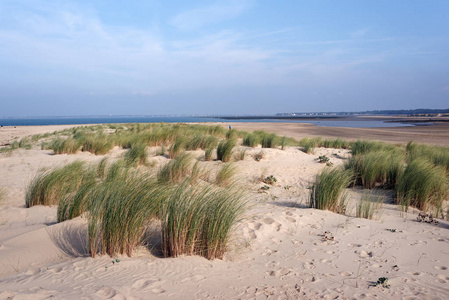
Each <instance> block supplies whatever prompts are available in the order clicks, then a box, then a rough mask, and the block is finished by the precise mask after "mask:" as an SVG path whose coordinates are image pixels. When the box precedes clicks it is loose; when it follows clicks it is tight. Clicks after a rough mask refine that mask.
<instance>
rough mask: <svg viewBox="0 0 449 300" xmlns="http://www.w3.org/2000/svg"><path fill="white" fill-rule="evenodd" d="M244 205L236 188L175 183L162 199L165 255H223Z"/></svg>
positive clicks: (208, 257)
mask: <svg viewBox="0 0 449 300" xmlns="http://www.w3.org/2000/svg"><path fill="white" fill-rule="evenodd" d="M180 199H182V201H180ZM245 209H246V203H245V201H244V200H243V195H242V193H241V192H239V191H237V190H235V189H221V188H217V187H212V186H210V185H196V186H190V185H187V184H182V185H180V186H178V187H177V188H176V189H175V190H174V191H173V192H172V193H171V194H170V195H169V196H168V197H167V199H166V200H165V201H164V204H163V206H162V210H161V214H160V215H161V221H162V245H163V247H162V251H163V254H164V256H165V257H177V256H180V255H200V256H203V257H205V258H207V259H216V258H218V259H221V258H223V255H224V253H225V252H226V250H227V245H228V242H229V238H230V234H231V230H232V228H233V227H234V226H235V224H236V223H237V222H238V221H239V220H240V219H241V217H242V216H243V214H244V212H245Z"/></svg>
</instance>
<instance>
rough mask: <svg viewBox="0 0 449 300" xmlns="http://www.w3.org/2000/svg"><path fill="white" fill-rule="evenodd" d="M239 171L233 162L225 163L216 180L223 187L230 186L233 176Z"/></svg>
mask: <svg viewBox="0 0 449 300" xmlns="http://www.w3.org/2000/svg"><path fill="white" fill-rule="evenodd" d="M236 173H237V168H236V166H235V165H234V164H233V163H226V164H223V166H222V167H221V169H220V171H219V172H218V174H217V178H216V180H215V182H216V184H217V185H219V186H222V187H228V186H230V185H231V184H232V183H233V182H232V178H233V177H234V175H235V174H236Z"/></svg>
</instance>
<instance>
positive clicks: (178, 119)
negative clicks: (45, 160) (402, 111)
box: [0, 116, 431, 128]
mask: <svg viewBox="0 0 449 300" xmlns="http://www.w3.org/2000/svg"><path fill="white" fill-rule="evenodd" d="M161 122H163V123H192V122H222V123H226V124H228V123H229V124H232V123H234V122H272V123H308V124H314V125H317V126H324V127H350V128H379V127H407V126H416V124H413V123H398V122H385V121H382V120H366V119H363V120H357V119H345V118H341V119H339V118H337V119H318V120H297V119H267V118H263V119H253V118H251V119H230V120H229V119H222V118H220V117H196V116H104V117H103V116H101V117H45V118H44V117H35V118H31V117H30V118H0V125H1V126H40V125H75V124H121V123H161ZM428 125H431V124H428Z"/></svg>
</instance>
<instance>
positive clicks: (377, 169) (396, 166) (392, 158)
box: [346, 149, 405, 189]
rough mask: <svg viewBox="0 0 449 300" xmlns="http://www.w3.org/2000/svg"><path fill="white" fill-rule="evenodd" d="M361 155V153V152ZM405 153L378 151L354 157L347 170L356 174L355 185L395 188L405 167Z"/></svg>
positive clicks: (350, 160)
mask: <svg viewBox="0 0 449 300" xmlns="http://www.w3.org/2000/svg"><path fill="white" fill-rule="evenodd" d="M359 153H360V152H359ZM404 160H405V156H404V154H403V152H401V151H399V150H396V151H391V150H383V149H380V150H377V151H372V152H365V153H363V154H357V155H353V156H352V157H351V158H350V159H349V161H348V162H347V163H346V168H348V169H352V170H353V172H354V175H355V176H354V181H355V184H358V185H362V186H363V187H364V188H369V189H372V188H374V187H375V186H376V185H382V186H386V187H390V188H391V187H394V186H395V184H396V182H397V180H398V178H399V176H400V174H401V172H402V170H403V165H404Z"/></svg>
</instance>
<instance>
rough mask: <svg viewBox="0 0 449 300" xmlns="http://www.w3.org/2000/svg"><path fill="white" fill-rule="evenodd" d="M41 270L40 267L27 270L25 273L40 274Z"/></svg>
mask: <svg viewBox="0 0 449 300" xmlns="http://www.w3.org/2000/svg"><path fill="white" fill-rule="evenodd" d="M40 272H41V270H39V269H34V270H32V269H30V270H28V271H26V273H25V274H26V275H36V274H38V273H40Z"/></svg>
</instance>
